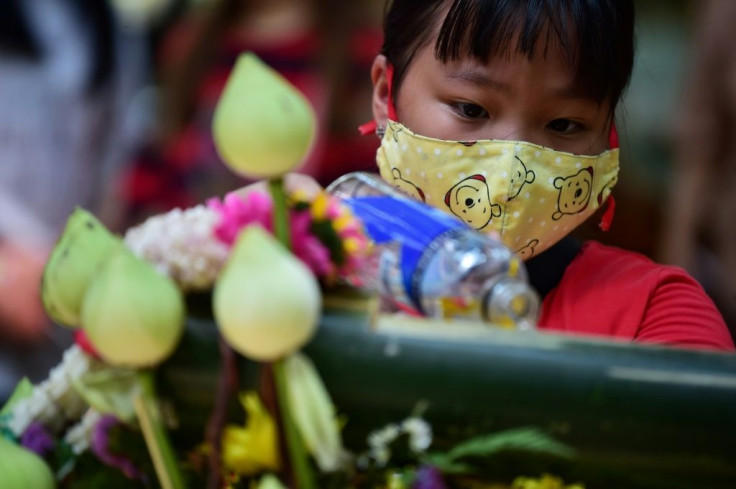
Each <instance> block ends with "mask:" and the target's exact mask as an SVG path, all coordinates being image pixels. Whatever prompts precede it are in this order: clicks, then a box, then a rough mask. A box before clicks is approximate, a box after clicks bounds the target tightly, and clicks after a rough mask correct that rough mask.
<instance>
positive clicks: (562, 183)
mask: <svg viewBox="0 0 736 489" xmlns="http://www.w3.org/2000/svg"><path fill="white" fill-rule="evenodd" d="M553 185H554V186H555V188H556V189H559V190H560V193H559V195H558V196H557V210H556V211H555V212H554V213H553V214H552V219H554V220H555V221H556V220H558V219H560V218H561V217H562V216H564V215H566V214H569V215H571V214H577V213H578V212H583V211H584V210H585V208H586V207H588V202H589V201H590V194H591V193H592V191H593V168H592V167H587V168H583V169H582V170H580V171H579V172H577V173H576V174H575V175H571V176H569V177H557V178H555V180H554V182H553Z"/></svg>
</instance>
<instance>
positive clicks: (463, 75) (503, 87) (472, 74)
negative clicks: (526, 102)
mask: <svg viewBox="0 0 736 489" xmlns="http://www.w3.org/2000/svg"><path fill="white" fill-rule="evenodd" d="M445 76H446V77H447V78H449V79H451V80H460V81H465V82H470V83H472V84H474V85H479V86H482V87H492V88H494V89H496V90H498V91H499V92H502V93H507V94H508V93H511V92H512V91H513V89H512V88H511V86H510V85H508V84H506V83H503V82H500V81H498V80H494V79H492V78H490V77H488V76H487V75H485V74H484V73H482V72H479V71H477V70H458V71H450V72H449V73H446V75H445Z"/></svg>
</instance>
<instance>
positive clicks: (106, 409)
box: [72, 368, 140, 423]
mask: <svg viewBox="0 0 736 489" xmlns="http://www.w3.org/2000/svg"><path fill="white" fill-rule="evenodd" d="M72 385H73V386H74V388H75V389H76V390H77V392H79V395H80V396H82V398H83V399H84V400H85V401H86V402H87V403H88V404H89V405H90V406H92V407H93V408H95V409H96V410H97V411H99V412H101V413H103V414H112V415H114V416H115V417H117V418H118V419H119V420H121V421H124V422H127V423H130V422H132V421H133V420H134V419H135V408H134V407H133V399H134V398H135V397H136V395H138V393H139V392H140V385H139V383H138V378H137V374H136V372H135V371H134V370H126V369H118V368H106V369H104V370H96V371H93V372H88V373H86V374H84V375H82V377H80V378H79V379H77V380H72Z"/></svg>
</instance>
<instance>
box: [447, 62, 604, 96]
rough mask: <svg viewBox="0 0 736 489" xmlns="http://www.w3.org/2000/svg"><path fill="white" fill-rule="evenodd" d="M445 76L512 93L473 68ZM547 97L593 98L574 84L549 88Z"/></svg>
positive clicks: (500, 83)
mask: <svg viewBox="0 0 736 489" xmlns="http://www.w3.org/2000/svg"><path fill="white" fill-rule="evenodd" d="M445 77H446V78H448V79H450V80H459V81H464V82H469V83H472V84H474V85H477V86H480V87H491V88H493V89H495V90H497V91H499V92H501V93H504V94H512V93H513V91H514V88H513V87H512V86H511V85H509V84H507V83H503V82H500V81H498V80H494V79H493V78H491V77H489V76H488V75H487V74H486V73H484V72H482V71H480V70H474V69H472V68H471V69H459V70H452V71H448V72H446V73H445ZM548 96H549V97H553V98H562V99H570V100H572V99H575V100H593V101H595V99H594V98H593V97H591V96H589V95H588V94H586V93H585V92H584V91H583V90H581V89H580V87H578V86H576V85H575V84H571V85H569V86H561V87H554V88H551V89H550V90H549V94H548Z"/></svg>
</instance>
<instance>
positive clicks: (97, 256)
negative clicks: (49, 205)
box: [41, 208, 120, 327]
mask: <svg viewBox="0 0 736 489" xmlns="http://www.w3.org/2000/svg"><path fill="white" fill-rule="evenodd" d="M119 243H120V239H119V238H117V237H116V236H114V235H113V234H112V233H110V231H108V230H107V228H105V226H103V225H102V224H101V223H100V221H98V220H97V218H95V216H93V215H92V214H90V213H89V212H87V211H85V210H84V209H79V208H77V209H76V210H75V211H74V212H73V213H72V215H71V216H69V219H68V220H67V223H66V227H65V228H64V232H63V233H62V235H61V237H60V238H59V241H58V242H57V244H56V246H55V247H54V249H53V251H52V252H51V256H50V257H49V260H48V262H47V263H46V267H45V268H44V273H43V281H42V284H41V299H42V300H43V305H44V308H45V309H46V312H47V313H48V315H49V316H50V317H51V318H52V319H53V320H54V321H56V322H58V323H60V324H63V325H65V326H70V327H79V326H80V325H81V318H80V315H81V311H82V301H83V300H84V295H85V293H86V292H87V287H88V286H89V283H90V281H91V280H92V277H93V276H94V275H95V274H96V273H97V272H98V271H99V269H100V267H101V266H102V265H103V264H104V263H105V262H106V261H107V260H108V258H109V257H110V255H111V254H112V253H113V252H114V251H115V249H116V248H117V247H118V246H119Z"/></svg>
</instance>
